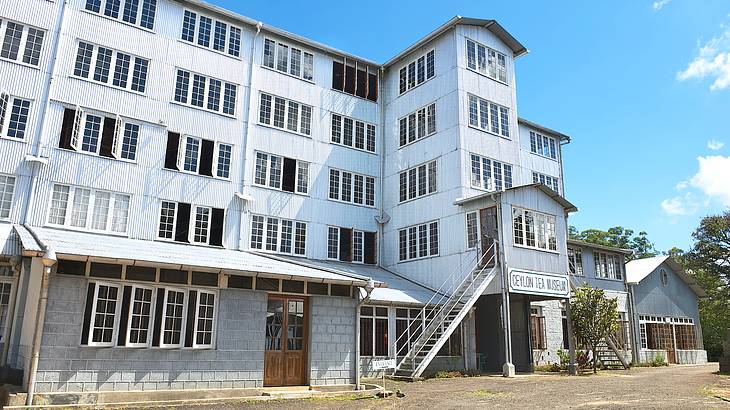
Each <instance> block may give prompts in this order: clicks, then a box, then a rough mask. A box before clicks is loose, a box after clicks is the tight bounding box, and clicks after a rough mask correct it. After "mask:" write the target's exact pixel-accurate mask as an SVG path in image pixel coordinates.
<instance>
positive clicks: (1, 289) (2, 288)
mask: <svg viewBox="0 0 730 410" xmlns="http://www.w3.org/2000/svg"><path fill="white" fill-rule="evenodd" d="M12 276H13V273H12V270H11V268H10V266H7V265H0V343H6V341H5V330H6V329H7V326H8V319H9V318H8V308H9V306H10V296H11V295H12V290H13V278H12Z"/></svg>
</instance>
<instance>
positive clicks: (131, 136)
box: [59, 107, 140, 161]
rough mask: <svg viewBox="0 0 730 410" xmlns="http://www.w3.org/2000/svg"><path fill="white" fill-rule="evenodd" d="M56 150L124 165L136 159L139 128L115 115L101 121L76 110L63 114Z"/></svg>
mask: <svg viewBox="0 0 730 410" xmlns="http://www.w3.org/2000/svg"><path fill="white" fill-rule="evenodd" d="M63 116H64V117H63V125H62V127H61V138H60V140H59V147H60V148H64V149H72V150H75V151H81V152H86V153H89V154H96V155H100V156H103V157H107V158H116V159H122V160H127V161H135V160H136V159H137V146H138V145H139V139H140V125H139V124H137V123H134V122H132V121H131V120H128V119H126V118H122V117H120V116H119V115H117V116H116V117H105V116H103V115H102V114H98V113H94V112H89V111H86V110H84V109H82V108H80V107H76V109H71V108H67V109H65V110H64V114H63Z"/></svg>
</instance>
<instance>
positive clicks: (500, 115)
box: [469, 94, 509, 138]
mask: <svg viewBox="0 0 730 410" xmlns="http://www.w3.org/2000/svg"><path fill="white" fill-rule="evenodd" d="M469 126H470V127H474V128H478V129H481V130H483V131H487V132H491V133H492V134H497V135H500V136H503V137H505V138H509V108H507V107H503V106H501V105H498V104H495V103H493V102H489V101H487V100H485V99H483V98H480V97H477V96H476V95H473V94H469Z"/></svg>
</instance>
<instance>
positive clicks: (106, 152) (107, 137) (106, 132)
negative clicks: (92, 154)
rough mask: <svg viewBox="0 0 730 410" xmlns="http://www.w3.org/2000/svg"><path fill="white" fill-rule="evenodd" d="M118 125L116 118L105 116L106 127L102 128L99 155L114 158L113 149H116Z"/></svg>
mask: <svg viewBox="0 0 730 410" xmlns="http://www.w3.org/2000/svg"><path fill="white" fill-rule="evenodd" d="M116 125H117V121H116V120H115V119H114V118H109V117H105V118H104V127H103V128H102V130H101V146H100V147H99V155H101V156H102V157H108V158H113V156H112V151H113V150H114V131H115V130H116Z"/></svg>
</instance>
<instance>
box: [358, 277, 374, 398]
mask: <svg viewBox="0 0 730 410" xmlns="http://www.w3.org/2000/svg"><path fill="white" fill-rule="evenodd" d="M374 288H375V283H374V281H373V280H372V278H371V279H368V284H367V285H366V286H365V297H364V298H363V299H362V300H361V301H360V302H358V303H357V306H355V391H360V388H361V386H360V308H361V307H362V305H364V304H365V303H367V302H368V301H369V300H370V294H371V293H372V292H373V289H374ZM359 289H360V288H358V291H357V293H358V295H359V294H360V290H359Z"/></svg>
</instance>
